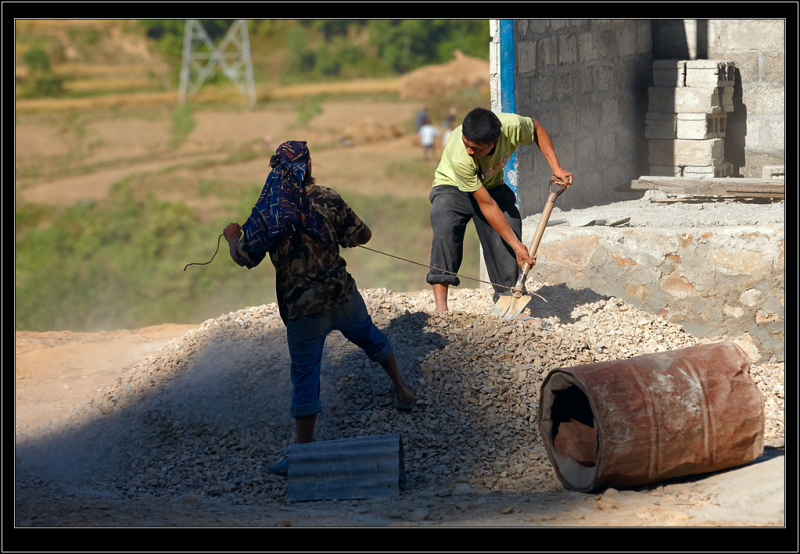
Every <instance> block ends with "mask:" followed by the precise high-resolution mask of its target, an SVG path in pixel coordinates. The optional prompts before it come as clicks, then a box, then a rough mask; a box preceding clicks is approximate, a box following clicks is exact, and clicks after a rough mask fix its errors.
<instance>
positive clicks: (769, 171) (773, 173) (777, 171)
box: [761, 165, 786, 179]
mask: <svg viewBox="0 0 800 554" xmlns="http://www.w3.org/2000/svg"><path fill="white" fill-rule="evenodd" d="M761 178H762V179H785V178H786V166H783V165H765V166H764V167H763V168H762V169H761Z"/></svg>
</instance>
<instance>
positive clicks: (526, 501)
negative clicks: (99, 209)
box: [15, 325, 785, 548]
mask: <svg viewBox="0 0 800 554" xmlns="http://www.w3.org/2000/svg"><path fill="white" fill-rule="evenodd" d="M194 327H195V326H192V325H158V326H152V327H146V328H143V329H134V330H120V331H116V332H113V331H112V332H99V333H72V332H48V333H33V332H17V333H16V353H15V362H16V367H15V389H16V429H17V436H18V440H20V439H21V438H22V437H26V438H31V437H35V436H36V435H37V434H38V433H41V432H45V431H47V432H52V431H54V430H57V429H58V428H59V426H60V424H61V423H62V422H63V418H64V417H65V415H67V414H68V413H70V411H72V410H73V409H75V408H76V407H78V406H80V405H82V404H85V403H87V402H88V401H89V400H90V399H91V398H93V396H94V395H95V394H98V393H99V391H100V390H101V389H103V388H105V387H108V386H110V385H111V384H113V383H114V382H115V380H116V378H117V377H118V376H119V375H120V374H121V373H122V372H124V371H125V370H126V369H129V368H130V367H132V366H133V365H135V364H136V363H138V362H140V361H142V360H143V359H144V358H145V357H147V356H149V355H152V354H155V353H156V352H157V351H158V350H159V349H160V348H161V347H163V346H164V345H166V344H167V343H169V342H170V341H171V340H173V339H179V338H181V337H182V336H183V335H184V334H185V333H186V332H187V331H189V330H190V329H192V328H194ZM784 492H785V490H784V450H783V449H774V448H769V449H767V450H766V452H765V454H764V456H762V457H761V458H759V459H758V460H756V461H755V462H753V463H751V464H749V465H748V466H745V467H741V468H736V469H732V470H728V471H723V472H718V473H716V474H710V475H705V476H693V477H691V478H686V479H680V480H674V481H672V482H667V483H661V484H657V485H653V486H645V487H641V488H639V489H636V490H629V491H617V490H614V489H609V490H606V491H605V492H603V493H601V494H583V493H573V492H569V491H566V490H564V489H563V488H562V487H559V486H555V487H553V490H550V491H547V492H545V493H538V494H535V495H509V494H502V493H498V492H497V491H489V490H479V489H473V488H470V486H469V485H468V484H466V483H461V484H459V485H457V486H456V487H455V488H453V489H442V490H439V489H435V488H433V489H429V490H420V491H406V492H404V493H403V495H402V497H401V498H400V499H399V500H395V499H392V500H357V501H320V502H311V503H308V502H306V503H303V502H297V503H292V502H286V503H279V504H267V505H248V504H231V503H225V502H222V501H219V500H216V499H210V498H206V497H200V496H194V495H191V494H190V495H183V496H180V497H177V498H166V497H158V498H143V499H142V498H140V499H137V500H128V499H125V498H117V497H114V496H113V495H110V494H108V493H102V492H99V491H89V490H86V491H80V490H78V491H76V490H69V491H67V490H59V487H52V486H51V487H49V488H46V489H43V488H38V487H32V488H31V487H25V488H19V487H18V489H17V491H16V506H15V508H16V510H15V518H16V524H17V525H18V526H21V527H29V526H33V527H39V526H55V527H60V526H70V527H106V526H134V527H139V526H155V527H161V526H169V527H175V526H177V527H197V526H209V527H239V526H242V527H253V526H258V527H272V526H278V527H286V526H292V527H352V526H357V527H358V526H365V527H393V526H412V527H417V526H437V527H491V528H494V527H528V526H543V527H561V526H569V527H582V528H592V527H619V526H622V527H629V526H630V527H640V526H648V527H695V526H726V527H727V526H734V527H739V526H745V527H762V526H767V527H782V526H783V525H784ZM321 546H322V547H323V548H324V545H321ZM466 546H468V545H465V547H466Z"/></svg>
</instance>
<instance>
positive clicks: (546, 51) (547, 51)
mask: <svg viewBox="0 0 800 554" xmlns="http://www.w3.org/2000/svg"><path fill="white" fill-rule="evenodd" d="M535 44H536V69H538V70H539V71H543V70H544V69H546V68H548V67H555V66H557V65H558V37H557V36H554V37H544V38H541V39H539V40H537V41H536V42H535Z"/></svg>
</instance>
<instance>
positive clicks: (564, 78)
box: [556, 69, 575, 100]
mask: <svg viewBox="0 0 800 554" xmlns="http://www.w3.org/2000/svg"><path fill="white" fill-rule="evenodd" d="M574 82H575V78H574V77H573V75H572V71H570V70H569V69H562V70H560V71H559V72H558V73H556V98H557V99H558V100H566V99H568V98H571V97H572V96H573V92H572V90H573V83H574Z"/></svg>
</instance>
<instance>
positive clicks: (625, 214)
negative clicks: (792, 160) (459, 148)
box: [523, 191, 786, 228]
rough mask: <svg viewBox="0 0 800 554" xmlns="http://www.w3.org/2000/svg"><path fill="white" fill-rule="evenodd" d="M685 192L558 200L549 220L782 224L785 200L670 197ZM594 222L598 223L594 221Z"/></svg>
mask: <svg viewBox="0 0 800 554" xmlns="http://www.w3.org/2000/svg"><path fill="white" fill-rule="evenodd" d="M678 198H689V197H688V195H676V194H670V195H667V194H665V193H664V192H661V191H646V192H645V193H644V196H643V197H642V198H639V199H636V200H626V201H622V202H614V203H611V204H607V205H603V206H595V207H592V208H585V209H572V210H562V209H561V208H560V207H559V202H558V200H556V205H555V207H554V208H553V212H552V214H551V215H550V220H549V221H550V223H551V224H553V223H556V222H557V221H558V220H565V221H564V222H563V223H561V225H564V226H569V227H581V226H585V225H587V224H590V223H591V222H592V221H600V220H605V222H606V224H608V225H610V224H612V223H615V222H619V221H622V220H624V219H627V218H630V221H629V222H627V223H625V224H622V225H624V226H628V227H659V228H664V227H667V228H671V227H708V226H711V227H714V226H740V225H782V224H784V222H785V220H786V217H785V202H784V201H783V200H778V201H775V200H768V199H750V200H744V199H726V200H711V199H708V200H705V201H702V202H695V201H685V200H684V201H673V200H677V199H678ZM540 215H541V214H534V215H532V216H529V217H527V218H525V220H524V221H523V225H525V226H528V225H531V226H534V227H535V226H536V225H537V224H538V223H539V218H540ZM596 224H597V223H596Z"/></svg>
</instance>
